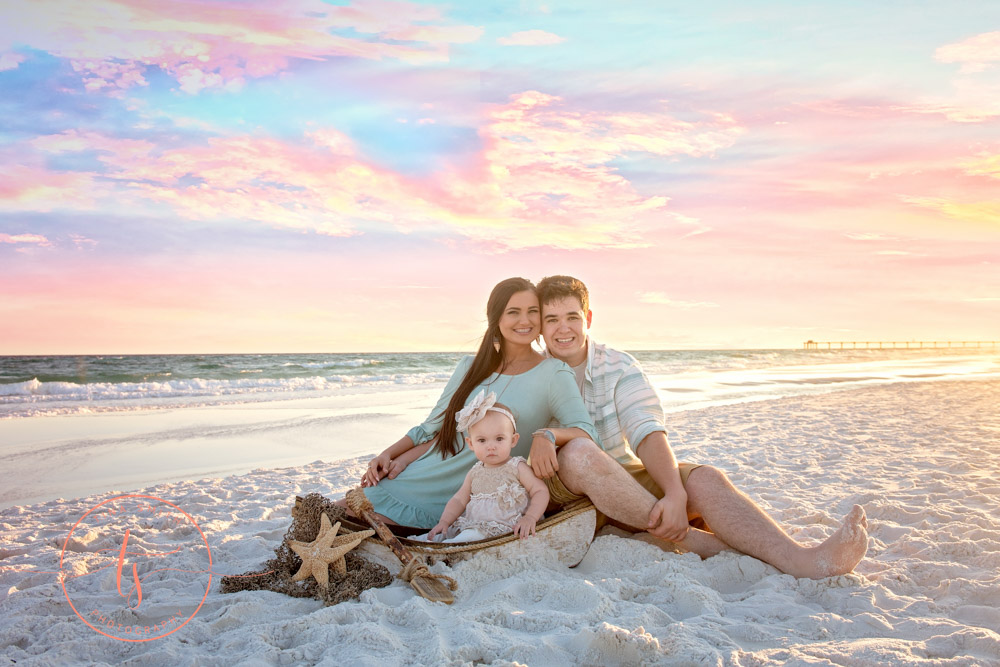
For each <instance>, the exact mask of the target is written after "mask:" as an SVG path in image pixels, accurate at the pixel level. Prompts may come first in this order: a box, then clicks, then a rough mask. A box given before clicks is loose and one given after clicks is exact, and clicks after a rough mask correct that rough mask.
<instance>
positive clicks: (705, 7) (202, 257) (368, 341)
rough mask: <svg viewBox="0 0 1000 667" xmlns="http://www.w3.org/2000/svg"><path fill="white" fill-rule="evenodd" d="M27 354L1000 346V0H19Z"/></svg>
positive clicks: (13, 143)
mask: <svg viewBox="0 0 1000 667" xmlns="http://www.w3.org/2000/svg"><path fill="white" fill-rule="evenodd" d="M0 165H2V178H0V354H77V353H99V354H128V353H186V352H195V353H212V352H219V353H223V352H365V351H371V352H377V351H434V350H448V351H452V350H469V349H472V348H474V347H475V345H476V344H477V342H478V340H479V338H480V337H481V336H482V334H483V331H484V330H485V321H486V320H485V305H486V299H487V297H488V295H489V292H490V290H491V289H492V287H493V285H495V284H496V283H497V282H499V281H500V280H503V279H504V278H507V277H511V276H523V277H526V278H529V279H531V280H534V281H537V280H539V279H541V278H542V277H544V276H547V275H553V274H569V275H574V276H576V277H578V278H580V279H582V280H583V281H584V282H585V283H586V284H587V285H588V287H589V288H590V292H591V302H592V308H593V311H594V324H593V329H592V333H593V334H594V336H595V338H599V339H600V340H602V341H603V342H608V343H611V344H614V345H618V346H621V347H624V348H625V349H635V350H642V349H719V348H796V347H801V346H802V343H803V342H804V341H806V340H810V339H811V340H818V341H827V340H833V341H840V340H848V341H851V340H862V341H864V340H887V341H891V340H899V341H904V340H955V341H962V340H998V339H1000V5H998V4H997V3H987V2H980V1H978V0H976V1H972V0H927V1H925V2H920V3H913V2H908V1H902V0H886V1H885V2H878V3H871V2H855V1H853V0H838V1H836V2H833V1H831V2H802V1H801V0H788V1H780V2H753V3H747V2H743V1H740V0H720V1H717V2H701V3H691V2H674V1H662V2H630V1H628V0H622V1H621V2H613V3H612V2H606V1H601V2H596V1H591V0H567V1H565V2H561V1H560V2H556V1H548V0H546V1H545V2H534V1H529V0H524V1H522V2H515V1H510V0H504V1H494V0H481V1H480V0H477V1H476V2H452V3H440V2H408V1H397V0H347V1H335V2H324V1H322V0H267V1H263V0H261V1H256V0H225V1H207V0H206V1H203V2H198V1H194V0H188V1H184V2H180V1H175V0H88V1H87V2H79V1H78V0H32V1H31V2H14V1H11V0H5V1H4V2H3V3H2V5H0Z"/></svg>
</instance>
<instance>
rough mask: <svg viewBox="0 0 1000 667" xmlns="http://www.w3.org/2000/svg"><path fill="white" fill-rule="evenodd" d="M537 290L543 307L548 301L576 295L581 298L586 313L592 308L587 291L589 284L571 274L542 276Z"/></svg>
mask: <svg viewBox="0 0 1000 667" xmlns="http://www.w3.org/2000/svg"><path fill="white" fill-rule="evenodd" d="M535 291H536V292H537V293H538V302H539V303H540V304H541V305H542V308H544V307H545V304H547V303H552V302H553V301H558V300H559V299H565V298H566V297H570V296H575V297H576V298H577V299H579V300H580V305H581V306H583V312H584V313H586V312H587V311H589V310H590V294H588V292H587V286H586V285H584V284H583V282H581V281H579V280H577V279H576V278H572V277H570V276H549V277H548V278H542V280H541V281H540V282H539V283H538V285H537V286H536V287H535Z"/></svg>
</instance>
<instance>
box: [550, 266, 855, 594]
mask: <svg viewBox="0 0 1000 667" xmlns="http://www.w3.org/2000/svg"><path fill="white" fill-rule="evenodd" d="M538 294H539V301H540V303H541V306H542V335H543V337H544V338H545V344H546V348H547V354H549V355H551V356H553V357H556V358H557V359H560V360H562V361H564V362H566V363H567V364H568V365H569V366H570V367H571V368H573V369H574V371H576V373H577V381H578V384H579V385H580V389H581V392H582V394H583V399H584V404H586V406H587V409H588V411H589V412H590V415H591V417H592V418H593V420H594V425H595V426H596V427H597V431H598V434H599V435H600V437H601V441H602V442H601V445H600V446H599V445H597V444H596V443H594V442H593V441H592V440H589V439H586V438H577V439H575V440H571V441H570V442H569V443H567V444H565V445H564V446H562V447H561V448H559V449H558V451H557V450H556V447H555V445H554V444H552V443H550V442H548V441H547V440H545V439H544V438H536V439H535V441H534V442H533V444H532V448H531V466H532V468H533V470H534V471H535V474H536V475H538V476H539V477H541V478H542V479H544V480H545V481H546V484H547V485H548V486H549V493H550V495H551V496H552V498H553V500H556V501H558V502H561V503H565V502H569V501H571V500H573V499H575V498H580V497H582V496H589V497H590V499H591V501H592V502H593V503H594V505H595V506H596V507H597V509H598V510H600V511H601V512H602V513H604V514H605V515H607V516H608V517H609V518H611V519H613V520H615V521H618V522H620V523H623V524H626V525H629V526H633V527H636V528H641V527H645V528H646V529H647V530H648V531H649V533H650V534H652V535H654V536H656V537H657V538H660V539H663V540H667V541H669V542H672V543H674V544H675V545H677V546H678V547H680V548H682V549H684V550H686V551H693V552H695V553H697V554H699V555H700V556H702V557H703V558H707V557H709V556H712V555H715V554H717V553H719V552H720V551H723V550H725V549H736V550H737V551H741V552H743V553H745V554H749V555H751V556H754V557H755V558H759V559H760V560H763V561H765V562H767V563H770V564H771V565H773V566H774V567H776V568H778V569H779V570H781V571H782V572H784V573H786V574H791V575H793V576H796V577H812V578H822V577H828V576H833V575H837V574H844V573H847V572H850V571H851V570H853V569H854V566H855V565H857V564H858V562H859V561H860V560H861V558H863V557H864V555H865V552H866V551H867V549H868V533H867V526H868V523H867V519H866V517H865V513H864V510H863V509H862V508H861V507H860V506H859V505H855V506H854V508H853V509H852V510H851V512H850V513H849V514H848V515H847V516H846V517H845V518H844V520H843V522H842V524H841V526H840V527H839V528H838V529H837V531H836V532H834V534H833V535H831V536H830V537H829V538H827V540H826V541H824V542H823V543H822V544H819V545H817V546H813V547H806V546H803V545H801V544H799V543H798V542H796V541H795V540H793V539H792V538H791V537H789V536H788V534H787V533H785V531H784V530H782V529H781V527H780V526H778V524H777V523H775V522H774V520H773V519H771V517H770V516H768V515H767V514H766V513H765V512H764V510H762V509H761V508H760V507H759V506H758V505H757V504H756V503H754V502H753V501H752V500H751V499H750V498H749V497H748V496H746V495H745V494H744V493H742V492H741V491H740V490H738V489H737V488H736V487H734V486H733V485H732V483H731V482H730V481H729V478H728V477H727V476H726V474H725V473H724V472H722V471H721V470H719V469H718V468H714V467H712V466H707V465H695V464H687V463H680V464H678V462H677V460H676V459H675V458H674V453H673V451H672V450H671V448H670V444H669V442H668V441H667V435H666V429H665V427H664V415H663V409H662V407H661V406H660V402H659V398H658V397H657V395H656V391H655V390H654V389H653V387H652V385H651V384H650V382H649V380H648V379H647V378H646V376H645V374H643V372H642V369H641V368H640V367H639V364H638V362H637V361H636V360H635V359H634V358H633V357H631V356H630V355H628V354H626V353H624V352H620V351H618V350H614V349H611V348H608V347H606V346H604V345H600V344H598V343H596V342H594V341H593V340H591V339H590V336H589V335H588V334H587V330H588V329H589V328H590V324H591V321H592V319H593V313H591V311H590V298H589V294H588V292H587V288H586V287H585V286H584V284H583V283H582V282H580V281H579V280H577V279H575V278H571V277H568V276H551V277H549V278H545V279H544V280H542V281H541V282H540V283H539V284H538Z"/></svg>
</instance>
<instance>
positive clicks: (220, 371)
mask: <svg viewBox="0 0 1000 667" xmlns="http://www.w3.org/2000/svg"><path fill="white" fill-rule="evenodd" d="M631 353H632V354H633V355H634V356H635V357H636V358H637V359H638V360H639V361H640V362H641V363H642V366H643V368H644V370H645V372H646V373H647V375H649V376H650V378H651V380H652V381H653V383H654V385H655V386H656V387H657V389H658V391H659V393H660V397H661V400H662V402H663V405H664V409H665V410H667V411H668V412H677V411H683V410H690V409H698V408H704V407H709V406H712V405H727V404H732V403H740V402H745V401H751V400H763V399H769V398H781V397H784V396H794V395H801V394H807V393H815V392H824V391H830V390H831V389H845V388H850V387H857V386H864V385H873V384H887V383H893V382H919V381H927V380H943V379H963V378H987V377H1000V350H996V349H979V350H977V349H938V350H930V349H925V350H901V349H896V350H636V351H631ZM463 355H464V353H459V352H453V353H449V352H434V353H370V354H211V355H208V354H206V355H122V356H115V355H101V356H16V357H14V356H7V357H0V419H16V418H29V417H37V416H47V415H58V414H79V413H90V412H111V411H129V410H141V409H155V408H183V407H194V406H202V405H218V404H230V403H252V402H257V401H273V400H280V399H282V398H303V397H309V398H313V397H322V396H326V395H334V394H345V393H376V392H386V391H393V390H394V389H399V388H403V387H413V386H414V385H434V384H440V385H441V386H442V387H443V385H444V383H445V382H446V381H447V380H448V378H449V377H450V376H451V372H452V370H453V369H454V368H455V365H456V364H457V363H458V361H459V359H461V357H462V356H463ZM373 398H374V397H373Z"/></svg>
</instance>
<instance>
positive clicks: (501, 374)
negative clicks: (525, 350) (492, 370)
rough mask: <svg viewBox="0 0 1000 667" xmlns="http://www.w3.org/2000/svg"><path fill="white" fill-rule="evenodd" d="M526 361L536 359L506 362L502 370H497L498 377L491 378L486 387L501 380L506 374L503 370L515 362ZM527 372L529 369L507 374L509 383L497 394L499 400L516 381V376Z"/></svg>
mask: <svg viewBox="0 0 1000 667" xmlns="http://www.w3.org/2000/svg"><path fill="white" fill-rule="evenodd" d="M525 361H534V360H533V359H520V360H518V361H512V362H510V363H505V364H504V365H503V366H501V367H500V370H499V371H497V372H496V378H495V379H493V380H490V381H489V382H487V383H486V387H487V388H489V387H491V386H493V384H494V383H495V382H496V381H497V380H499V379H500V378H501V377H503V375H504V373H503V371H506V370H509V369H510V367H511V366H513V365H514V364H519V363H523V362H525ZM537 365H538V364H535V366H537ZM531 368H534V366H532V367H531ZM531 368H529V369H528V370H531ZM527 372H528V371H522V372H521V373H511V374H509V375H508V376H507V378H508V379H507V384H505V385H504V386H503V389H501V390H500V393H499V394H497V400H498V401H499V400H500V397H501V396H503V393H504V392H505V391H507V388H508V387H510V383H511V382H513V381H514V378H516V377H517V376H518V375H522V374H523V373H527Z"/></svg>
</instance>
